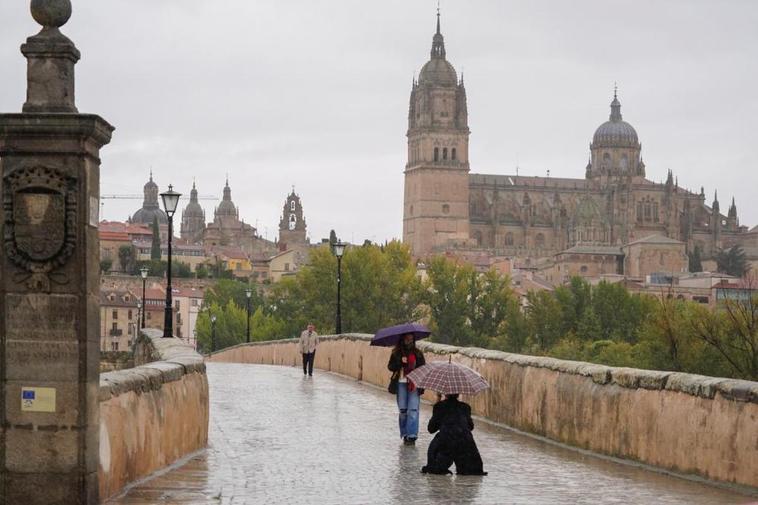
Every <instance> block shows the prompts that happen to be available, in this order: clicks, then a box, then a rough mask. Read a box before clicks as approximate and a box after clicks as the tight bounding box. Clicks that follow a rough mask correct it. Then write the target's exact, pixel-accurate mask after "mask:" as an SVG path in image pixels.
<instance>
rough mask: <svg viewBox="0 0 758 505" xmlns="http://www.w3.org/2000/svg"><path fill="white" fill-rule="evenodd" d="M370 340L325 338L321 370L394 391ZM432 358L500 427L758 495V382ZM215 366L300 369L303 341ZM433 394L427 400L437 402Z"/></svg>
mask: <svg viewBox="0 0 758 505" xmlns="http://www.w3.org/2000/svg"><path fill="white" fill-rule="evenodd" d="M370 339H371V337H370V335H360V334H348V335H342V336H327V337H322V342H321V344H320V345H319V347H318V349H317V351H316V360H315V366H316V367H317V368H319V369H323V370H330V371H333V372H337V373H340V374H343V375H346V376H349V377H353V378H356V379H359V380H363V381H365V382H368V383H370V384H374V385H377V386H380V387H386V385H387V383H388V382H389V372H388V371H387V361H388V359H389V352H390V350H389V349H387V348H381V347H370V346H369V345H368V343H369V341H370ZM419 347H420V348H421V349H422V350H423V351H424V353H425V355H426V358H427V361H430V360H447V359H448V358H451V359H452V360H453V361H455V362H458V363H461V364H464V365H466V366H469V367H471V368H473V369H475V370H476V371H478V372H479V373H481V374H482V375H483V376H484V377H485V378H486V379H487V381H488V382H489V383H490V385H491V386H492V387H491V389H489V390H488V391H486V392H485V393H482V394H480V395H478V396H475V397H470V398H466V399H465V400H466V401H467V402H469V403H470V404H471V407H472V409H473V411H474V412H475V413H476V414H478V415H480V416H484V417H486V418H488V419H490V420H492V421H496V422H499V423H503V424H506V425H508V426H511V427H513V428H516V429H519V430H522V431H525V432H529V433H533V434H536V435H540V436H543V437H547V438H550V439H552V440H556V441H558V442H562V443H565V444H568V445H572V446H574V447H578V448H581V449H587V450H590V451H594V452H597V453H601V454H605V455H609V456H613V457H618V458H622V459H630V460H634V461H638V462H641V463H644V464H648V465H653V466H657V467H660V468H663V469H665V470H668V471H672V472H676V473H679V474H683V475H692V476H697V477H702V478H705V479H710V480H713V481H720V482H726V483H731V484H737V485H742V486H748V487H753V488H758V383H756V382H750V381H741V380H732V379H723V378H714V377H704V376H699V375H691V374H685V373H676V372H658V371H650V370H637V369H631V368H615V367H608V366H603V365H594V364H590V363H581V362H575V361H564V360H558V359H553V358H545V357H535V356H525V355H519V354H509V353H504V352H499V351H489V350H484V349H477V348H459V347H453V346H446V345H441V344H433V343H428V342H423V341H422V342H419ZM208 360H209V361H212V362H235V363H260V364H271V365H287V366H292V365H297V366H300V363H301V357H300V355H299V354H298V349H297V340H296V339H287V340H280V341H272V342H258V343H253V344H242V345H239V346H235V347H232V348H229V349H225V350H223V351H219V352H217V353H215V354H213V355H212V356H210V357H209V358H208ZM434 397H435V395H434V394H433V393H432V392H427V393H426V398H427V399H428V400H431V401H434Z"/></svg>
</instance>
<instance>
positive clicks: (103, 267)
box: [100, 258, 113, 274]
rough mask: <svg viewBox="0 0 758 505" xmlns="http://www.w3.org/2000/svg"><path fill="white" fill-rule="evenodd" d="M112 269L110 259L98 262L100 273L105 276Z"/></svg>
mask: <svg viewBox="0 0 758 505" xmlns="http://www.w3.org/2000/svg"><path fill="white" fill-rule="evenodd" d="M112 267H113V260H112V259H110V258H103V259H101V260H100V272H101V273H104V274H107V273H108V272H110V271H111V268H112Z"/></svg>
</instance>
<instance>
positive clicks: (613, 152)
mask: <svg viewBox="0 0 758 505" xmlns="http://www.w3.org/2000/svg"><path fill="white" fill-rule="evenodd" d="M641 150H642V146H641V145H640V142H639V139H638V138H637V131H636V130H635V129H634V127H633V126H632V125H630V124H629V123H627V122H626V121H624V120H623V119H622V117H621V102H619V99H618V96H617V93H616V90H614V91H613V101H612V102H611V115H610V117H609V118H608V121H606V122H605V123H603V124H601V125H600V126H599V127H598V128H597V130H595V135H594V136H593V137H592V144H590V163H589V165H588V166H587V178H588V179H592V178H596V177H605V176H631V177H634V176H638V177H645V164H644V163H643V162H642V159H641V158H640V151H641Z"/></svg>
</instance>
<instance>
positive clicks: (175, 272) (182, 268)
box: [171, 261, 192, 279]
mask: <svg viewBox="0 0 758 505" xmlns="http://www.w3.org/2000/svg"><path fill="white" fill-rule="evenodd" d="M171 275H172V276H174V277H178V278H180V279H188V278H190V277H192V268H190V266H189V264H187V263H184V262H181V261H172V262H171Z"/></svg>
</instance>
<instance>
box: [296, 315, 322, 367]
mask: <svg viewBox="0 0 758 505" xmlns="http://www.w3.org/2000/svg"><path fill="white" fill-rule="evenodd" d="M299 345H300V352H301V353H302V355H303V375H306V374H307V375H310V376H312V375H313V360H314V358H315V357H316V346H317V345H318V333H316V327H315V326H313V323H308V329H306V330H305V331H303V332H302V333H301V334H300V344H299Z"/></svg>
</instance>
